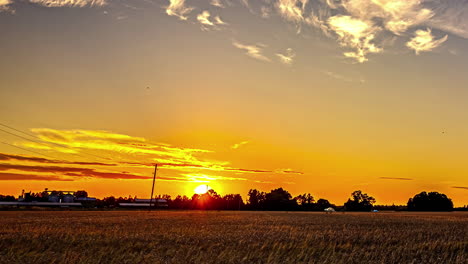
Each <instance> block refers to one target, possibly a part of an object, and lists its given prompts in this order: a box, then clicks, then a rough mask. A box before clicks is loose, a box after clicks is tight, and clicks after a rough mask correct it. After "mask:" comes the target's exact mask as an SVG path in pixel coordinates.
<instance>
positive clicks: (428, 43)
mask: <svg viewBox="0 0 468 264" xmlns="http://www.w3.org/2000/svg"><path fill="white" fill-rule="evenodd" d="M414 35H415V36H414V37H413V38H412V39H411V40H410V41H408V42H407V43H406V46H407V47H408V48H410V49H412V50H414V51H415V52H416V54H417V55H418V54H419V53H421V52H427V51H432V50H434V49H435V48H437V47H439V46H440V45H441V44H442V43H444V42H445V41H446V40H447V38H448V36H447V35H445V36H444V37H442V38H440V39H435V38H434V36H433V35H432V32H431V30H430V29H426V30H422V29H419V30H416V32H415V33H414Z"/></svg>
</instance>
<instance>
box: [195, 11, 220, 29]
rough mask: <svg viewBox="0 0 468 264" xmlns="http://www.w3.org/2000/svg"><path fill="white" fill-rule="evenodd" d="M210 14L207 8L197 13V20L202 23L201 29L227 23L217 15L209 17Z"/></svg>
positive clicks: (215, 27) (214, 27)
mask: <svg viewBox="0 0 468 264" xmlns="http://www.w3.org/2000/svg"><path fill="white" fill-rule="evenodd" d="M210 17H211V14H210V12H208V11H207V10H205V11H203V12H202V13H200V14H198V16H197V20H198V22H199V23H200V24H201V25H202V30H209V29H210V28H213V29H219V27H217V26H221V25H227V23H226V22H224V21H223V20H222V19H221V18H220V17H219V16H215V17H213V19H212V20H211V19H210Z"/></svg>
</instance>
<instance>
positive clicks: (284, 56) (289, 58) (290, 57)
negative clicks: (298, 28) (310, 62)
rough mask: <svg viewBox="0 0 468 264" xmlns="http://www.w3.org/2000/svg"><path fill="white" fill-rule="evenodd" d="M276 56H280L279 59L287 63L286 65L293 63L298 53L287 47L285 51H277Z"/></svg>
mask: <svg viewBox="0 0 468 264" xmlns="http://www.w3.org/2000/svg"><path fill="white" fill-rule="evenodd" d="M276 56H278V59H279V60H280V61H281V62H282V63H284V64H286V65H291V64H292V63H293V61H294V57H296V53H294V51H293V50H292V49H291V48H288V49H286V52H285V53H276Z"/></svg>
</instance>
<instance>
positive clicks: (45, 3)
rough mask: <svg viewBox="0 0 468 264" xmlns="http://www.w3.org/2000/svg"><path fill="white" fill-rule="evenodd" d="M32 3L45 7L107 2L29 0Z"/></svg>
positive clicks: (95, 0) (102, 2)
mask: <svg viewBox="0 0 468 264" xmlns="http://www.w3.org/2000/svg"><path fill="white" fill-rule="evenodd" d="M29 1H30V2H31V3H33V4H38V5H42V6H47V7H85V6H89V7H99V6H104V5H106V4H107V2H106V1H105V0H29Z"/></svg>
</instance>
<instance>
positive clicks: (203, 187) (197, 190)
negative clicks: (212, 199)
mask: <svg viewBox="0 0 468 264" xmlns="http://www.w3.org/2000/svg"><path fill="white" fill-rule="evenodd" d="M209 190H211V187H210V186H208V185H206V184H203V185H199V186H197V187H196V188H195V190H194V191H195V193H196V194H204V193H206V192H208V191H209Z"/></svg>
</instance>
